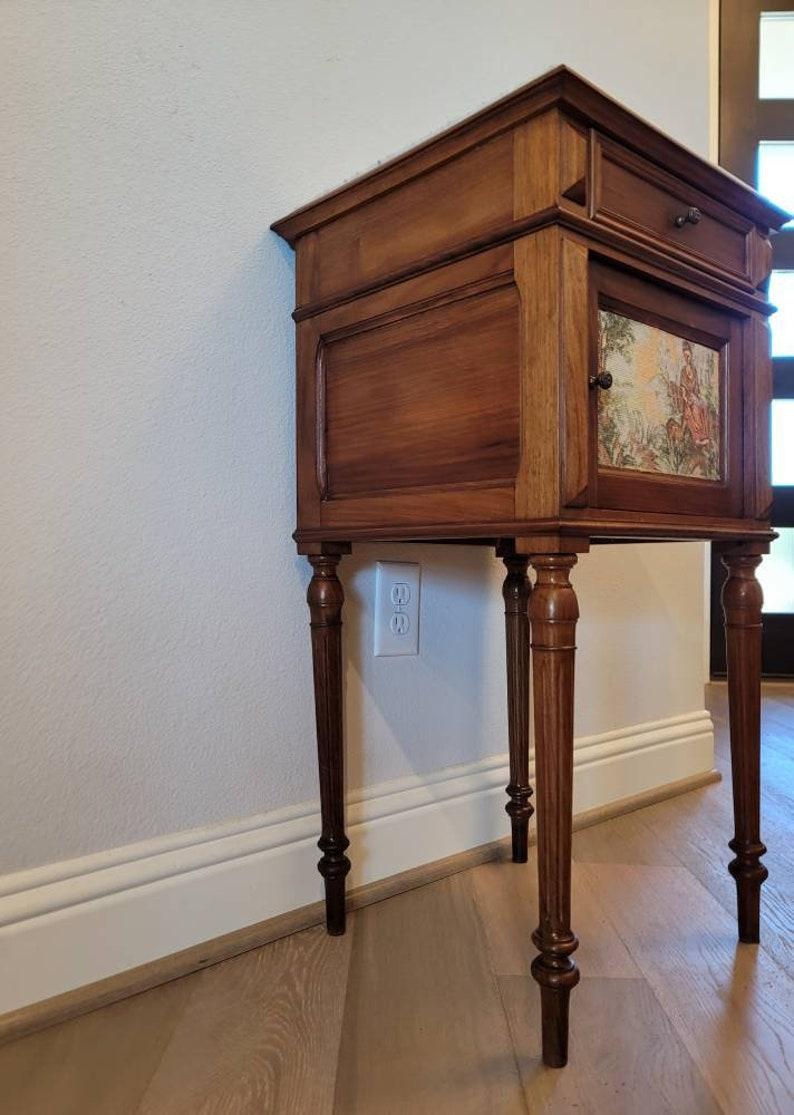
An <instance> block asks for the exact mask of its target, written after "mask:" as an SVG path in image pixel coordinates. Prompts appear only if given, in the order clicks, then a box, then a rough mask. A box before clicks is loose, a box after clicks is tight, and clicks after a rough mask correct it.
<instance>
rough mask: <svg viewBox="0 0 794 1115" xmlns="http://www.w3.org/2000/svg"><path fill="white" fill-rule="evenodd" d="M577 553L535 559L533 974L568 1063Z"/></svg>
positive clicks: (551, 1057) (575, 978) (547, 1039)
mask: <svg viewBox="0 0 794 1115" xmlns="http://www.w3.org/2000/svg"><path fill="white" fill-rule="evenodd" d="M575 562H576V555H575V554H543V555H541V556H537V557H533V558H532V565H533V566H534V568H535V571H536V572H537V582H536V584H535V588H534V589H533V591H532V596H531V601H530V620H531V625H532V679H533V690H534V705H535V781H536V792H537V803H538V889H539V898H540V924H539V926H538V928H537V929H536V930H535V932H534V933H533V934H532V940H533V941H534V943H535V945H536V946H537V948H538V950H539V955H538V956H537V957H536V958H535V960H534V961H533V964H532V975H533V976H534V978H535V980H536V981H537V982H538V983H539V984H540V989H541V1012H542V1026H543V1061H544V1064H546V1065H549V1066H551V1067H552V1068H560V1067H562V1066H563V1065H565V1064H566V1062H567V1060H568V1001H569V998H570V994H571V990H572V989H573V988H574V987H575V986H576V984H577V983H578V982H579V972H578V970H577V968H576V965H575V964H574V962H573V960H572V959H571V954H572V953H573V952H574V951H575V949H576V948H577V946H578V944H579V942H578V940H577V938H576V935H575V934H574V933H573V932H572V930H571V839H572V816H573V679H574V655H575V651H576V646H575V642H574V639H575V636H576V621H577V619H578V618H579V606H578V604H577V601H576V594H575V592H574V590H573V588H572V586H571V583H570V580H569V574H570V571H571V569H572V567H573V565H574V564H575Z"/></svg>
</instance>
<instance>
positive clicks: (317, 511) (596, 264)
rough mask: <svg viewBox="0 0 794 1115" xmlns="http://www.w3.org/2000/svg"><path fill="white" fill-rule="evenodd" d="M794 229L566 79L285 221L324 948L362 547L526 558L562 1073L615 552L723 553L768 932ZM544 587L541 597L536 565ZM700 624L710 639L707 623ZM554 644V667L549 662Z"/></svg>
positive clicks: (551, 976) (339, 834)
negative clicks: (766, 653) (574, 856)
mask: <svg viewBox="0 0 794 1115" xmlns="http://www.w3.org/2000/svg"><path fill="white" fill-rule="evenodd" d="M785 219H786V215H785V214H784V213H782V212H781V211H780V210H778V209H776V208H775V207H773V206H772V205H770V204H769V203H767V202H766V201H764V200H763V199H762V198H761V197H759V196H758V195H757V194H756V193H755V192H754V191H753V190H751V189H750V188H749V187H747V186H745V185H744V184H743V183H741V182H739V181H738V180H737V179H735V178H732V177H731V176H730V175H728V174H726V173H724V172H723V171H721V170H719V169H718V168H716V167H714V166H712V165H711V164H709V163H707V162H705V161H704V160H702V159H700V158H698V157H697V156H695V155H694V154H692V153H690V152H689V151H687V150H685V149H684V148H682V147H681V146H679V145H678V144H677V143H675V142H674V141H673V140H671V139H669V138H668V137H666V136H664V135H663V134H661V133H660V132H658V131H657V130H656V129H654V128H652V127H651V126H650V125H648V124H647V123H645V122H644V121H642V120H640V119H638V118H637V117H636V116H635V115H633V114H632V113H631V112H629V111H628V110H627V109H625V108H623V107H622V106H620V105H619V104H617V103H616V102H615V101H613V100H611V99H610V98H609V97H607V96H605V95H604V94H603V93H601V92H600V91H599V90H597V89H596V88H594V87H593V86H592V85H590V84H589V83H587V82H586V81H584V80H583V79H581V78H579V77H578V76H577V75H575V74H573V73H571V72H570V71H569V70H567V69H565V68H559V69H556V70H554V71H551V72H550V73H548V74H546V75H544V76H543V77H541V78H540V79H539V80H537V81H535V82H533V83H532V84H530V85H528V86H526V87H525V88H523V89H520V90H519V91H518V92H516V93H514V94H512V95H511V96H509V97H506V98H505V99H504V100H502V101H500V102H498V103H497V104H495V105H493V106H491V107H490V108H487V109H484V110H483V111H482V112H479V113H478V114H477V115H475V116H473V117H471V118H469V119H468V120H465V121H464V122H463V123H462V124H459V125H458V126H456V127H453V128H451V129H449V130H448V131H446V132H444V133H443V134H442V135H440V136H438V137H437V138H436V139H434V140H432V141H430V142H427V143H423V144H422V145H421V146H419V147H417V148H415V149H414V150H412V151H410V152H408V153H407V154H406V155H403V156H401V157H399V158H397V159H394V160H393V161H392V162H389V163H386V164H384V165H381V166H379V167H378V168H377V169H375V170H373V171H372V172H371V173H369V174H366V175H364V176H363V177H362V178H359V179H358V180H356V181H355V182H352V183H350V184H348V185H346V186H344V187H342V188H341V189H339V190H337V191H335V192H334V193H332V194H329V195H327V196H326V197H324V198H322V199H320V200H319V201H316V202H314V203H312V204H310V205H307V206H305V207H304V208H302V209H300V210H298V211H297V212H295V213H292V214H291V215H290V216H288V217H285V218H284V219H283V220H280V221H278V222H276V223H275V224H274V226H273V228H274V230H275V231H276V232H278V233H279V234H280V235H281V236H283V237H284V238H286V239H287V240H288V241H289V243H290V244H292V245H293V246H294V247H295V250H296V254H297V265H296V266H297V308H296V310H295V313H294V318H295V321H296V323H297V342H298V343H297V461H298V525H297V530H296V532H295V539H296V541H297V544H298V549H299V551H300V552H301V553H304V554H306V555H307V556H308V559H309V561H310V562H311V564H312V566H313V576H312V580H311V583H310V586H309V592H308V602H309V607H310V612H311V632H312V646H313V653H314V678H315V701H316V711H317V736H318V752H319V766H320V787H321V803H322V819H323V831H322V837H321V839H320V842H319V845H320V849H321V851H322V858H321V860H320V865H319V867H320V871H321V872H322V874H323V876H324V878H325V885H326V898H327V919H328V929H329V931H330V932H332V933H341V932H343V931H344V926H345V912H344V885H345V875H346V874H347V872H348V870H349V866H350V864H349V861H348V859H347V856H346V855H345V851H346V848H347V846H348V840H347V837H346V835H345V828H344V806H343V777H342V771H343V740H342V688H341V687H342V664H341V613H342V605H343V599H344V597H343V590H342V586H341V583H340V581H339V579H338V577H337V567H338V565H339V562H340V558H341V557H342V555H343V554H345V553H347V552H349V550H350V547H351V544H352V543H354V542H356V541H359V540H362V541H363V540H367V541H370V540H375V539H393V540H396V539H401V540H419V539H422V540H439V541H442V540H443V541H446V542H453V541H456V540H457V541H465V542H468V543H471V542H472V541H479V542H482V543H483V544H487V545H491V546H494V547H495V548H496V552H497V553H498V554H499V556H500V557H501V558H502V559H503V560H504V562H505V565H506V570H507V573H506V579H505V585H504V597H505V611H506V633H507V679H508V709H509V744H510V784H509V786H508V787H507V793H508V798H509V800H508V803H507V807H506V808H507V812H508V814H509V815H510V818H511V822H512V832H513V858H514V859H515V860H516V861H518V862H523V861H525V860H526V858H527V824H528V821H529V817H530V815H531V813H532V805H531V804H530V798H531V795H532V790H531V788H530V786H529V782H528V746H529V670H530V660H531V669H532V671H533V678H534V685H533V692H534V698H533V700H534V718H535V751H536V782H537V786H536V800H537V810H538V869H539V870H538V873H539V888H540V924H539V926H538V928H537V930H536V932H535V934H534V935H533V940H534V943H535V945H536V947H537V949H538V955H537V957H536V959H535V961H534V963H533V965H532V972H533V975H534V976H535V979H536V980H537V981H538V983H539V984H540V988H541V996H542V1017H543V1051H544V1059H545V1061H546V1063H547V1064H549V1065H563V1064H565V1062H566V1059H567V1033H568V1000H569V995H570V991H571V989H572V988H573V987H574V986H575V985H576V983H577V981H578V978H579V973H578V971H577V969H576V967H575V965H574V962H573V960H572V958H571V954H572V953H573V952H574V950H575V949H576V946H577V939H576V936H575V935H574V932H573V930H572V927H571V917H570V856H571V796H572V768H573V676H574V651H575V629H576V623H577V619H578V606H577V601H576V596H575V592H574V588H573V586H572V584H571V580H570V573H571V570H572V568H573V566H574V565H575V563H576V561H577V556H578V555H579V554H581V553H584V552H586V551H587V550H588V549H589V547H590V546H591V545H593V544H596V543H604V542H613V541H619V540H625V539H631V540H648V541H649V542H651V541H656V540H669V539H693V538H695V539H697V538H699V539H711V540H714V541H715V542H717V543H718V544H719V545H720V547H721V548H722V550H723V561H724V563H725V565H726V567H727V569H728V574H729V575H728V579H727V582H726V586H725V591H724V597H723V601H724V609H725V616H726V634H727V646H728V660H729V690H730V719H731V743H732V755H733V779H734V800H735V820H736V830H735V835H734V838H733V840H732V841H731V844H730V846H731V848H732V850H733V852H734V859H733V860H732V862H731V864H730V871H731V874H732V875H733V876H734V878H735V880H736V883H737V892H738V914H739V935H740V937H741V939H742V940H743V941H755V940H757V939H758V922H759V898H760V884H761V882H762V881H763V879H764V878H765V876H766V868H765V867H763V865H762V864H761V862H760V857H761V855H762V854H763V852H764V851H765V849H764V846H763V844H762V843H761V840H760V835H759V701H760V683H759V676H760V638H761V603H762V600H761V591H760V588H759V585H758V582H757V580H756V577H755V569H756V567H757V565H758V564H759V561H760V559H761V555H762V554H763V553H764V552H766V550H767V547H768V544H769V541H770V539H772V538H773V537H774V535H773V534H772V533H771V531H770V526H769V509H770V502H771V492H770V486H769V472H768V459H769V445H768V429H769V402H770V397H771V372H770V360H769V343H768V328H767V315H768V314H769V312H770V309H771V308H770V306H769V305H768V303H767V301H766V298H765V296H764V293H763V286H764V284H765V281H766V279H767V275H768V271H769V266H770V242H769V234H770V231H772V230H774V229H777V228H779V227H780V225H781V224H782V223H783V222H784V221H785ZM530 567H532V568H533V569H534V572H535V578H534V584H533V583H532V582H531V581H530V576H529V569H530ZM695 622H697V619H696V620H695ZM530 644H531V651H530Z"/></svg>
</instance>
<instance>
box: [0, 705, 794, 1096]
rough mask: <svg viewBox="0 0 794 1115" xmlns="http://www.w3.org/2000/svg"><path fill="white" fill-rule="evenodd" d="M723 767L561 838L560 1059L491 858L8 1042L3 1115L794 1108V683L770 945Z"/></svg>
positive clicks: (773, 839) (522, 884)
mask: <svg viewBox="0 0 794 1115" xmlns="http://www.w3.org/2000/svg"><path fill="white" fill-rule="evenodd" d="M711 696H712V707H713V711H714V714H715V719H716V722H717V728H718V732H719V739H720V744H719V763H720V766H721V767H722V768H723V769H724V773H725V774H726V779H725V781H723V782H722V783H720V784H717V785H713V786H708V787H706V788H704V789H702V790H696V791H693V792H692V793H689V794H686V795H683V796H681V797H678V798H675V799H672V800H669V801H666V802H663V803H660V804H658V805H654V806H651V807H649V808H647V809H643V810H641V811H638V812H635V813H632V814H628V815H626V816H623V817H619V818H617V819H615V820H611V821H607V822H605V823H603V824H601V825H598V826H596V827H593V828H589V829H586V830H583V831H581V832H579V833H577V834H576V835H575V838H574V855H575V864H574V922H573V924H574V929H575V930H576V931H577V932H578V934H579V936H580V938H581V942H582V943H581V947H580V949H579V952H578V956H577V959H578V961H579V966H580V968H581V971H582V981H581V983H580V985H579V987H578V988H576V990H575V991H574V992H573V995H572V1002H571V1016H572V1032H571V1063H570V1065H569V1067H568V1068H567V1069H564V1070H551V1069H544V1068H543V1067H542V1065H541V1064H540V1044H539V1017H538V996H537V989H536V987H535V985H534V983H533V981H532V979H531V977H530V975H529V961H530V958H531V955H532V952H533V949H532V946H531V943H530V940H529V934H530V931H531V929H532V928H533V927H534V923H535V918H536V909H537V902H536V897H535V886H534V879H535V873H534V864H533V863H530V864H529V866H528V867H519V866H517V865H514V864H512V863H510V862H508V861H507V860H503V861H501V862H493V863H487V864H485V865H481V866H479V867H475V868H472V869H469V870H467V871H463V872H461V873H459V874H457V875H453V876H450V877H449V878H447V879H444V880H442V881H441V882H436V883H432V884H430V885H427V886H424V887H420V888H418V889H416V890H413V891H410V892H408V893H405V894H402V895H399V896H398V897H396V898H390V899H388V900H386V901H384V902H381V903H379V904H377V905H373V906H369V907H367V908H365V909H362V910H360V911H357V912H356V913H354V914H353V915H352V916H351V918H350V928H349V931H348V934H347V935H346V936H345V937H343V938H329V937H327V936H326V935H325V933H324V932H323V931H322V930H321V929H310V930H307V931H305V932H302V933H298V934H296V935H295V936H293V937H289V938H285V939H283V940H280V941H276V942H274V943H273V944H270V945H267V946H265V947H263V948H260V949H258V950H256V951H254V952H249V953H247V954H246V955H244V956H240V957H237V958H235V959H233V960H229V961H226V962H224V963H222V964H218V965H216V966H215V967H213V968H209V969H206V970H204V971H201V972H197V973H195V974H194V975H191V976H187V977H185V978H183V979H180V980H176V981H174V982H173V983H170V984H167V985H165V986H163V987H159V988H156V989H155V990H153V991H148V992H146V993H144V994H141V995H137V996H135V997H134V998H131V999H128V1000H126V1001H124V1002H121V1003H117V1004H115V1005H113V1006H110V1007H105V1008H104V1009H102V1010H98V1011H95V1012H94V1013H93V1014H89V1015H86V1016H84V1017H82V1018H79V1019H75V1020H73V1021H71V1022H66V1023H63V1024H61V1025H59V1026H55V1027H52V1028H51V1029H49V1030H46V1031H42V1032H40V1033H38V1034H34V1035H32V1036H30V1037H26V1038H23V1039H21V1040H19V1041H17V1042H15V1043H13V1044H11V1045H8V1046H5V1047H4V1048H2V1049H0V1112H2V1113H3V1115H12V1113H13V1115H21V1113H24V1115H66V1113H69V1115H94V1113H101V1115H128V1113H129V1115H132V1113H141V1115H143V1113H147V1115H164V1113H186V1115H187V1113H190V1115H196V1113H206V1115H209V1113H216V1112H217V1113H220V1112H223V1113H224V1115H231V1113H256V1115H263V1113H276V1115H282V1113H294V1112H298V1113H301V1115H304V1113H305V1115H323V1113H331V1112H334V1113H337V1115H348V1113H350V1115H352V1113H356V1115H362V1113H363V1115H380V1113H388V1115H397V1113H400V1115H402V1113H406V1115H407V1113H410V1115H423V1113H426V1112H429V1113H433V1115H439V1113H447V1112H449V1113H454V1115H468V1113H472V1115H474V1113H476V1115H502V1113H512V1112H533V1113H534V1112H576V1113H577V1115H581V1113H584V1112H596V1113H599V1115H606V1113H608V1115H621V1113H626V1115H656V1113H657V1112H659V1113H660V1112H675V1113H677V1115H709V1113H712V1112H726V1113H727V1112H730V1113H734V1112H735V1113H736V1115H762V1113H763V1115H765V1113H767V1112H769V1113H773V1112H774V1113H779V1115H792V1113H794V910H793V909H792V903H793V902H794V839H792V837H794V688H792V687H785V686H782V685H781V686H776V685H770V686H768V687H766V690H765V698H764V745H765V752H764V825H763V831H764V837H765V839H766V842H767V844H768V845H769V854H768V855H767V857H766V863H767V865H768V867H769V872H770V875H769V880H768V882H767V883H766V884H765V887H764V892H763V893H764V899H763V928H762V933H763V942H764V943H763V945H762V946H761V947H760V948H759V947H756V946H748V945H742V946H739V945H737V943H736V931H735V922H734V886H733V882H732V880H731V879H730V878H729V876H728V875H727V872H726V870H725V865H726V862H727V860H728V858H729V853H728V850H727V848H726V840H727V839H728V838H729V836H730V835H732V832H731V815H730V778H729V770H728V767H727V763H728V756H727V747H726V739H725V693H724V687H723V686H715V687H714V688H713V692H712V694H711Z"/></svg>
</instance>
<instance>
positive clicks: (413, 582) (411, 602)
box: [375, 561, 420, 658]
mask: <svg viewBox="0 0 794 1115" xmlns="http://www.w3.org/2000/svg"><path fill="white" fill-rule="evenodd" d="M419 584H420V566H419V565H417V564H416V563H415V562H408V561H379V562H378V563H377V565H376V569H375V656H376V657H378V658H380V657H386V656H388V655H394V654H418V653H419Z"/></svg>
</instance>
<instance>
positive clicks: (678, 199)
mask: <svg viewBox="0 0 794 1115" xmlns="http://www.w3.org/2000/svg"><path fill="white" fill-rule="evenodd" d="M594 166H595V176H594V187H595V188H594V191H593V213H592V215H593V218H594V219H595V220H596V221H599V222H603V223H605V224H609V225H612V226H614V227H619V228H620V229H621V231H624V232H626V233H628V234H629V235H631V236H633V237H635V238H639V239H642V240H643V241H644V242H646V243H649V244H650V245H651V246H654V247H657V248H658V249H659V250H660V251H663V252H666V253H669V252H670V251H671V250H672V251H673V252H674V253H675V254H676V255H677V256H680V257H682V258H684V259H686V260H687V261H688V262H690V263H692V264H694V265H695V266H698V267H703V268H707V269H708V270H710V271H714V272H716V273H718V274H719V275H721V277H723V278H725V279H727V280H728V281H731V280H733V281H735V280H736V279H739V280H741V281H742V283H743V284H746V285H748V286H749V287H750V288H751V289H752V288H753V286H754V284H753V281H752V270H751V266H750V264H751V260H750V234H751V232H752V229H753V226H752V224H751V223H750V222H749V221H748V220H746V219H745V218H743V217H741V216H739V214H738V213H734V212H733V210H731V209H728V208H727V207H726V206H724V205H721V204H720V203H719V202H718V201H715V200H714V199H713V198H711V197H709V196H708V195H707V194H703V193H701V192H700V191H699V190H696V189H693V188H692V187H690V186H687V185H686V184H685V183H683V182H681V181H680V180H679V179H677V178H675V177H673V176H672V175H670V174H667V173H666V172H665V171H663V170H661V169H660V168H659V167H657V166H655V165H654V164H653V163H650V162H647V161H646V160H645V159H643V158H641V157H640V156H639V155H635V154H634V153H633V152H632V151H629V150H627V149H626V148H624V147H620V146H619V145H618V144H614V143H611V142H610V141H608V140H606V139H603V138H602V137H597V138H596V142H595V150H594Z"/></svg>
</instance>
